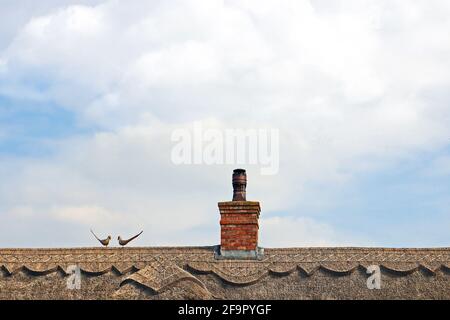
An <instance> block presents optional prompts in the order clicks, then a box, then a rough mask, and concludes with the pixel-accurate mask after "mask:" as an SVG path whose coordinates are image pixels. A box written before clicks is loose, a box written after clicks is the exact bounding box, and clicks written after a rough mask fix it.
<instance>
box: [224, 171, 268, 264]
mask: <svg viewBox="0 0 450 320" xmlns="http://www.w3.org/2000/svg"><path fill="white" fill-rule="evenodd" d="M246 187H247V174H246V172H245V170H244V169H236V170H234V171H233V201H227V202H219V210H220V229H221V230H220V252H218V253H217V255H216V258H218V259H260V258H262V255H263V250H262V248H259V247H258V229H259V224H258V219H259V214H260V211H261V208H260V206H259V202H256V201H247V199H246Z"/></svg>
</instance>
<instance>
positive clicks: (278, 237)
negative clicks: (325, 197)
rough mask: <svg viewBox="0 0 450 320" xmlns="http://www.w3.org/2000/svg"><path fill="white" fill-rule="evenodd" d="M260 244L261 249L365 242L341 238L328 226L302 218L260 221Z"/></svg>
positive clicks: (277, 218)
mask: <svg viewBox="0 0 450 320" xmlns="http://www.w3.org/2000/svg"><path fill="white" fill-rule="evenodd" d="M260 233H261V235H260V238H261V239H260V243H261V245H262V246H263V247H329V246H343V245H348V246H361V245H367V241H362V240H360V239H358V240H356V239H352V238H351V237H349V236H346V237H343V236H342V235H339V234H337V233H336V231H335V230H333V228H332V227H331V226H329V225H326V224H324V223H318V222H316V221H314V220H312V219H309V218H302V217H291V216H288V217H272V218H263V219H261V226H260Z"/></svg>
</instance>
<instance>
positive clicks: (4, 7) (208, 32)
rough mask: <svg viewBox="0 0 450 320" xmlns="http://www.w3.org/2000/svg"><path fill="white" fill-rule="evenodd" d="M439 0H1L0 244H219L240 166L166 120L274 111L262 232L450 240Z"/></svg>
mask: <svg viewBox="0 0 450 320" xmlns="http://www.w3.org/2000/svg"><path fill="white" fill-rule="evenodd" d="M449 16H450V2H449V1H448V0H408V1H405V0H374V1H372V0H329V1H327V0H295V1H287V0H286V1H265V0H264V1H263V0H254V1H253V0H248V1H247V0H239V1H238V0H236V1H226V0H223V1H219V0H217V1H216V0H204V1H200V0H198V1H186V0H183V1H181V0H180V1H156V0H154V1H153V0H134V1H121V0H108V1H107V0H84V1H82V0H41V1H34V0H0V177H1V179H0V247H36V246H45V247H59V246H91V245H97V244H96V243H95V240H93V239H92V236H91V235H90V233H89V229H90V228H93V229H94V230H95V231H96V232H97V233H98V234H99V235H100V236H106V235H107V234H111V235H112V236H113V238H115V237H116V236H117V235H119V234H120V235H122V236H123V237H128V236H131V235H132V234H134V233H136V232H137V231H140V230H141V229H143V230H144V233H143V235H142V236H141V237H140V238H139V240H137V241H136V243H135V244H136V245H214V244H217V243H219V223H218V220H219V213H218V208H217V202H218V201H224V200H230V199H231V172H232V169H233V168H234V167H235V166H233V165H178V166H177V165H175V164H173V162H172V161H171V158H170V155H171V150H172V148H173V142H172V141H171V134H172V132H173V131H174V130H176V129H179V128H190V127H191V126H192V124H193V123H194V122H201V123H204V124H207V125H208V126H209V127H213V128H220V129H226V128H256V129H258V128H276V129H279V132H280V154H279V156H280V170H279V172H278V174H276V175H271V176H264V175H261V174H260V170H259V167H258V166H248V167H247V169H248V177H249V184H248V198H249V199H252V200H259V201H261V205H262V216H261V227H260V241H261V243H260V244H261V245H262V246H266V247H273V246H325V245H326V246H343V245H346V246H348V245H351V246H389V247H395V246H396V247H402V246H419V247H423V246H450V184H449V178H450V72H449V70H450V40H449V39H450V38H449V35H450V19H449V18H448V17H449Z"/></svg>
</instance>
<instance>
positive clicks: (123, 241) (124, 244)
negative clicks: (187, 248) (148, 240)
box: [117, 231, 144, 246]
mask: <svg viewBox="0 0 450 320" xmlns="http://www.w3.org/2000/svg"><path fill="white" fill-rule="evenodd" d="M142 232H144V231H141V232H139V233H138V234H137V235H135V236H134V237H131V238H130V239H128V240H123V239H122V238H121V237H120V236H119V237H118V238H117V240H119V244H120V245H121V246H126V245H127V244H128V243H129V242H130V241H132V240H134V239H136V238H137V237H139V236H140V235H141V233H142Z"/></svg>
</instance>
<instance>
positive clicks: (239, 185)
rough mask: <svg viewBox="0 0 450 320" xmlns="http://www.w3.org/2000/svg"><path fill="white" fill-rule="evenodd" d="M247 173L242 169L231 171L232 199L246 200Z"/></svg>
mask: <svg viewBox="0 0 450 320" xmlns="http://www.w3.org/2000/svg"><path fill="white" fill-rule="evenodd" d="M246 188H247V174H246V172H245V170H244V169H235V170H234V171H233V201H246V200H247V199H246V198H247V194H246Z"/></svg>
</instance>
